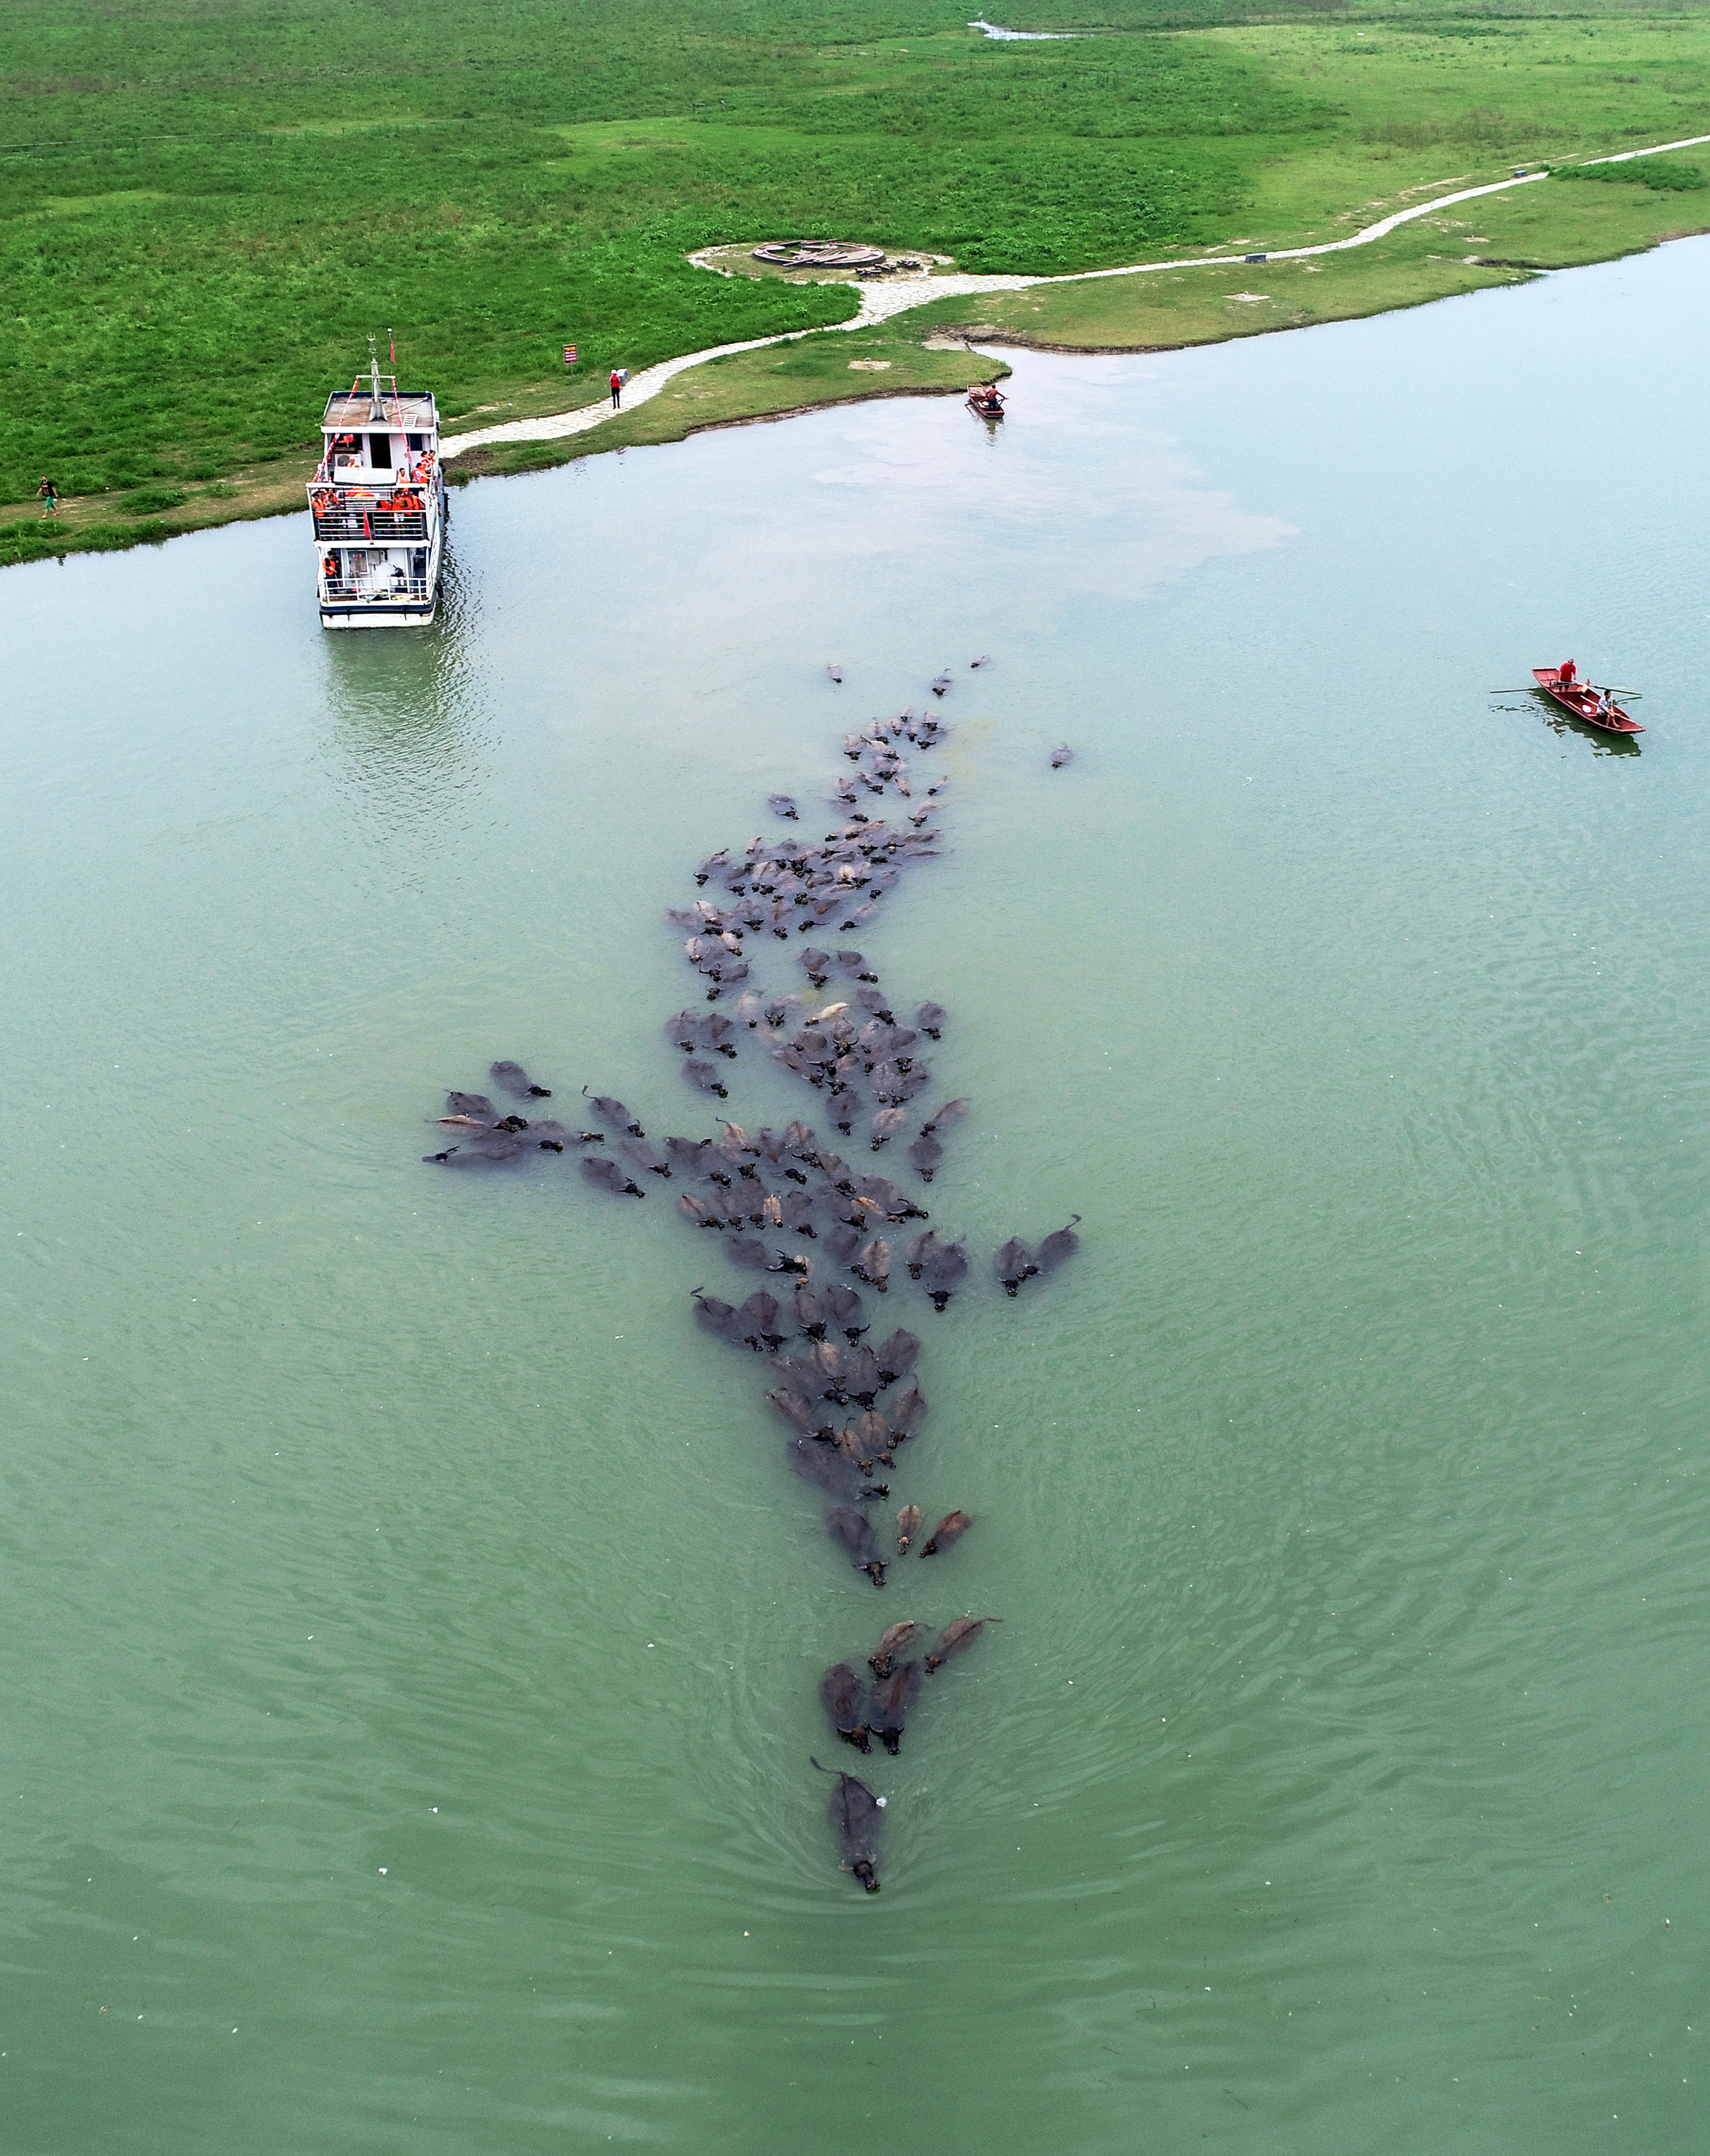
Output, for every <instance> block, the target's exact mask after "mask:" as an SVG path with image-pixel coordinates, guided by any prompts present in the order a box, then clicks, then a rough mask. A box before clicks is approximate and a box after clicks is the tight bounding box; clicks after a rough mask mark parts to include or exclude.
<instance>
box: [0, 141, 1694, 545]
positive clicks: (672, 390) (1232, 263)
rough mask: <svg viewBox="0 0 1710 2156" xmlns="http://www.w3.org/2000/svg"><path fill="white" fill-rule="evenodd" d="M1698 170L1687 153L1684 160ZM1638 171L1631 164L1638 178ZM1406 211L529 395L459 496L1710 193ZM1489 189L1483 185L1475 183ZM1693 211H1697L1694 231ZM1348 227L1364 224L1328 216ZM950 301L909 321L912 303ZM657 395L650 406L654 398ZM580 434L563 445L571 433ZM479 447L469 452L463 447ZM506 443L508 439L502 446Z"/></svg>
mask: <svg viewBox="0 0 1710 2156" xmlns="http://www.w3.org/2000/svg"><path fill="white" fill-rule="evenodd" d="M1684 154H1686V155H1688V156H1690V155H1691V154H1692V153H1691V152H1690V151H1688V152H1686V153H1684ZM1634 162H1635V163H1636V160H1635V161H1634ZM1454 177H1457V178H1459V179H1462V180H1463V181H1464V182H1465V185H1463V186H1462V187H1458V188H1457V187H1451V188H1449V189H1447V190H1446V191H1445V192H1444V193H1440V194H1433V195H1432V196H1431V198H1430V202H1431V207H1430V208H1427V209H1425V210H1424V212H1423V213H1422V214H1421V213H1420V212H1421V205H1420V204H1419V203H1417V202H1412V203H1408V202H1402V201H1396V200H1385V199H1384V198H1378V199H1377V200H1376V201H1375V202H1370V203H1364V204H1363V205H1361V208H1360V211H1359V214H1360V215H1361V216H1369V217H1370V218H1371V222H1372V223H1375V224H1381V223H1385V222H1386V221H1387V220H1389V219H1390V218H1395V217H1396V216H1397V215H1400V214H1410V222H1408V223H1405V224H1403V225H1401V226H1400V228H1395V229H1392V230H1390V231H1388V232H1385V233H1383V234H1380V236H1378V237H1376V238H1375V239H1371V240H1370V242H1369V243H1367V244H1349V240H1348V239H1343V240H1342V241H1340V242H1339V243H1338V242H1329V243H1327V242H1325V241H1323V240H1314V241H1309V242H1307V243H1306V244H1307V245H1308V246H1309V247H1317V248H1325V247H1328V248H1329V250H1330V251H1324V252H1318V253H1312V254H1303V255H1301V256H1298V257H1297V258H1296V259H1287V254H1286V249H1287V247H1288V240H1287V239H1275V238H1272V237H1271V235H1266V234H1260V235H1258V237H1259V239H1260V241H1261V242H1263V240H1265V239H1267V238H1269V239H1271V244H1270V246H1269V247H1266V246H1264V245H1263V244H1258V245H1256V246H1255V247H1254V248H1253V249H1252V252H1253V253H1255V254H1263V255H1264V256H1265V259H1263V260H1262V261H1260V262H1252V263H1250V262H1247V261H1246V260H1245V259H1234V258H1225V259H1220V260H1216V261H1214V262H1211V263H1200V264H1194V263H1190V262H1184V263H1182V264H1180V266H1176V265H1172V264H1167V263H1166V264H1162V265H1159V266H1155V267H1153V268H1151V269H1146V270H1143V271H1136V272H1134V273H1133V274H1112V273H1108V272H1106V273H1098V272H1093V273H1083V275H1079V276H1074V277H1071V278H1067V279H1053V280H1038V279H1027V278H1022V277H1012V278H988V279H980V278H975V277H954V278H949V279H941V280H930V284H929V282H928V280H920V281H919V285H918V286H910V285H906V284H903V283H896V284H892V285H873V286H863V287H861V288H860V290H861V292H862V296H863V305H864V307H865V308H866V309H867V310H868V311H870V312H872V313H875V314H881V315H883V314H885V313H887V312H888V311H889V310H890V309H891V308H893V307H897V306H900V308H901V311H899V312H894V313H889V316H888V319H885V320H878V321H858V322H857V323H855V324H852V325H847V326H845V325H834V326H832V328H830V329H827V330H821V331H812V332H805V333H802V334H800V335H796V336H785V337H783V338H777V339H767V340H760V341H754V342H752V343H750V344H748V345H746V346H740V347H732V348H730V349H727V350H724V351H720V352H716V353H714V354H712V355H694V354H690V355H688V356H686V357H683V358H682V359H679V360H675V361H671V362H663V363H662V365H661V366H660V367H659V368H658V369H657V370H654V372H656V373H657V374H658V377H660V379H659V381H658V383H657V385H654V384H653V383H643V382H637V392H639V394H632V402H631V404H630V407H629V408H627V409H626V410H623V411H621V412H619V413H611V412H610V411H609V409H608V407H607V399H606V398H605V396H604V394H603V393H602V391H601V390H600V389H599V388H598V386H597V384H595V383H592V382H590V383H588V384H587V385H586V389H585V390H584V392H583V393H582V395H581V397H580V398H578V399H577V400H576V401H575V402H571V403H566V390H565V385H564V384H563V383H562V382H551V381H550V380H549V381H546V382H539V383H535V384H532V385H530V386H528V387H526V388H524V389H522V390H520V392H519V393H518V394H517V395H516V396H515V397H514V398H507V399H504V400H503V401H502V402H499V403H494V404H491V405H489V406H486V407H484V408H479V409H477V410H476V411H474V412H471V413H466V414H463V415H462V422H461V424H459V423H458V422H457V421H453V423H452V424H451V426H450V428H449V429H448V438H447V454H448V477H450V479H451V480H452V481H453V484H466V483H468V481H470V480H476V479H481V478H489V477H500V476H504V475H509V474H513V473H518V472H527V471H539V470H545V469H546V468H548V467H550V466H551V465H559V464H565V463H569V462H571V461H572V460H574V459H576V458H579V457H584V456H589V455H594V454H604V453H605V452H606V451H607V450H612V449H632V448H639V447H643V446H646V445H650V444H663V443H667V442H673V441H681V440H683V439H686V438H687V437H688V436H689V435H690V434H698V433H701V432H704V431H705V430H706V429H709V428H715V427H725V426H732V425H738V424H742V423H748V422H751V421H760V420H766V419H781V418H788V417H791V415H793V414H795V413H801V412H804V411H808V410H811V409H814V408H817V407H818V406H821V405H826V404H834V403H858V402H863V401H867V400H869V399H871V398H876V397H904V396H954V395H959V394H960V393H961V392H962V391H963V390H964V389H965V388H966V385H967V384H968V383H969V382H970V381H974V380H995V379H1001V377H1002V374H1003V373H1004V372H1005V371H1006V370H1005V369H1004V368H1003V367H1001V364H997V365H994V363H993V362H992V361H991V359H989V358H986V359H981V358H979V357H970V354H969V352H967V350H966V346H967V345H968V344H969V343H970V341H978V342H980V343H981V344H987V345H995V346H1003V345H1006V344H1007V345H1014V346H1031V347H1032V348H1034V349H1037V350H1042V351H1056V352H1150V351H1171V350H1176V349H1180V348H1181V347H1183V346H1190V345H1197V344H1215V343H1222V342H1225V341H1228V340H1231V339H1233V338H1237V337H1246V336H1258V335H1263V334H1267V333H1271V332H1274V331H1279V330H1285V329H1301V328H1310V327H1312V326H1315V325H1317V324H1319V323H1323V322H1330V321H1348V320H1353V319H1356V318H1358V317H1361V316H1368V315H1376V314H1384V313H1388V312H1391V311H1395V310H1397V309H1400V308H1405V307H1414V306H1421V305H1427V304H1429V303H1430V302H1431V301H1433V300H1444V299H1451V298H1455V297H1457V296H1459V295H1462V294H1464V293H1467V292H1475V291H1480V290H1487V289H1488V288H1489V287H1490V286H1492V285H1503V284H1513V283H1517V282H1523V281H1525V280H1528V279H1530V278H1533V277H1535V276H1538V275H1541V274H1544V272H1547V271H1550V270H1556V269H1571V268H1577V267H1581V266H1584V265H1586V264H1591V263H1595V262H1600V261H1608V260H1611V259H1616V258H1619V257H1620V256H1623V255H1626V254H1636V253H1639V252H1641V251H1643V250H1644V249H1646V248H1650V247H1654V246H1657V245H1659V244H1662V243H1663V242H1665V241H1666V240H1670V239H1681V238H1684V237H1687V236H1688V235H1690V234H1692V233H1695V232H1697V231H1700V230H1702V229H1704V228H1705V225H1706V223H1710V193H1700V192H1698V191H1696V190H1692V189H1690V188H1688V189H1683V190H1680V189H1667V188H1665V189H1661V190H1658V189H1655V188H1652V187H1648V186H1646V185H1645V184H1643V183H1642V182H1640V181H1637V180H1635V181H1633V182H1631V183H1630V184H1629V183H1620V182H1617V183H1613V184H1609V185H1600V186H1590V185H1585V184H1583V183H1582V184H1570V183H1568V182H1563V181H1559V180H1556V179H1548V180H1535V179H1528V180H1526V181H1523V182H1515V183H1514V184H1513V185H1511V186H1502V185H1500V184H1498V187H1497V191H1496V192H1495V193H1486V194H1483V195H1481V196H1477V197H1476V198H1472V199H1465V198H1464V197H1465V195H1466V193H1467V189H1468V188H1469V187H1477V186H1478V185H1479V184H1481V182H1480V180H1479V177H1478V176H1477V175H1472V176H1464V175H1456V176H1454ZM1482 184H1484V185H1486V186H1489V185H1491V184H1492V183H1491V182H1488V181H1485V182H1482ZM1457 196H1459V197H1462V199H1451V198H1454V197H1457ZM1701 205H1704V206H1705V207H1704V208H1703V210H1702V213H1700V210H1701ZM1354 214H1355V213H1353V212H1345V213H1339V216H1340V218H1342V219H1343V220H1344V222H1345V221H1348V220H1349V219H1351V218H1352V217H1353V216H1354ZM936 284H943V285H949V286H954V287H955V289H954V290H950V291H948V292H947V293H946V295H945V297H942V298H935V299H930V300H925V301H924V303H919V302H917V303H916V304H913V305H910V304H909V301H910V300H912V299H914V295H915V292H916V290H926V289H930V288H931V285H936ZM648 390H651V392H652V393H651V394H646V392H647V391H648ZM572 429H573V430H574V431H571V430H572ZM471 435H473V436H474V437H475V438H476V439H475V440H474V443H472V444H471V445H470V446H468V447H467V448H463V447H460V438H461V437H464V436H471ZM507 435H509V437H510V439H505V437H506V436H507ZM314 468H315V457H314V455H313V454H300V455H298V456H296V457H286V458H280V459H274V460H271V461H269V462H266V463H263V464H259V465H254V466H250V467H240V468H239V470H237V471H236V472H234V473H233V475H231V476H230V477H229V478H228V479H225V480H218V481H216V482H215V483H213V484H212V485H202V486H199V487H198V486H195V485H186V486H184V487H182V488H172V489H153V490H151V489H142V490H138V491H137V493H136V494H133V495H131V496H128V497H118V498H115V497H114V496H113V495H108V494H100V495H91V496H88V497H84V498H82V499H78V498H72V499H70V500H65V501H64V502H62V504H61V506H60V509H59V514H58V516H56V517H54V518H51V519H49V518H46V517H44V516H42V515H41V513H40V511H39V509H38V507H35V506H32V505H30V504H28V503H14V504H13V505H11V506H9V507H0V567H4V566H8V565H11V564H14V563H17V562H24V561H32V560H40V559H43V558H45V557H50V556H54V555H59V554H69V553H81V552H109V551H113V550H116V549H120V548H123V547H136V546H146V545H154V544H158V543H159V542H161V541H163V540H166V539H170V538H173V537H176V536H178V535H179V534H181V533H183V532H187V531H202V530H206V529H207V528H209V527H210V526H217V525H223V524H229V523H235V522H241V521H246V520H248V519H252V518H255V517H264V516H284V515H291V514H294V513H295V512H297V511H300V510H301V508H302V506H303V502H304V493H303V490H304V487H305V485H306V484H307V481H308V480H309V478H310V475H311V473H312V472H313V470H314Z"/></svg>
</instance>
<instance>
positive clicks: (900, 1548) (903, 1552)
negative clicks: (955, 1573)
mask: <svg viewBox="0 0 1710 2156" xmlns="http://www.w3.org/2000/svg"><path fill="white" fill-rule="evenodd" d="M919 1532H920V1507H919V1506H918V1505H904V1507H903V1509H902V1511H901V1512H899V1513H898V1515H897V1555H898V1556H899V1557H907V1555H908V1554H909V1549H910V1548H911V1546H912V1545H913V1543H914V1537H915V1536H916V1535H918V1534H919ZM886 1636H887V1637H888V1636H889V1635H886Z"/></svg>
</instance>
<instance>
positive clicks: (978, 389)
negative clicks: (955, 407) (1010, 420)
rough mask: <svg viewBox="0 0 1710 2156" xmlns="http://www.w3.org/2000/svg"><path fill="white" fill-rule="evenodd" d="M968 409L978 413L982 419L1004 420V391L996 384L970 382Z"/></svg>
mask: <svg viewBox="0 0 1710 2156" xmlns="http://www.w3.org/2000/svg"><path fill="white" fill-rule="evenodd" d="M968 408H969V409H970V411H973V412H977V413H979V414H980V418H982V419H1001V418H1002V417H1003V392H1002V390H1001V389H1000V388H998V387H997V385H996V383H995V382H970V383H969V384H968Z"/></svg>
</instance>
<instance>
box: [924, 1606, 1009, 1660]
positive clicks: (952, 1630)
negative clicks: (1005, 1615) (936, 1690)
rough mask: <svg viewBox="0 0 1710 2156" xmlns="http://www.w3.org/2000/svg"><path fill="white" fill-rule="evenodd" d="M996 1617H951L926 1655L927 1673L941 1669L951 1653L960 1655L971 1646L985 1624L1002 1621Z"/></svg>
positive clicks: (994, 1623) (995, 1623) (996, 1623)
mask: <svg viewBox="0 0 1710 2156" xmlns="http://www.w3.org/2000/svg"><path fill="white" fill-rule="evenodd" d="M1002 1621H1003V1620H1002V1619H1001V1618H998V1617H953V1618H952V1619H951V1620H950V1623H949V1624H948V1625H945V1628H944V1630H943V1631H941V1632H940V1633H939V1635H938V1640H937V1642H936V1644H935V1645H934V1647H933V1650H932V1652H931V1653H930V1654H929V1655H928V1656H927V1657H926V1667H927V1671H928V1673H929V1674H930V1672H931V1671H934V1670H941V1669H942V1668H943V1667H944V1666H945V1663H946V1662H947V1661H950V1657H951V1656H952V1655H960V1654H961V1653H962V1652H963V1651H964V1650H965V1649H967V1648H969V1647H971V1646H972V1645H973V1644H974V1642H975V1640H977V1639H978V1638H979V1637H980V1632H981V1630H983V1629H984V1627H985V1626H986V1625H998V1624H1001V1623H1002Z"/></svg>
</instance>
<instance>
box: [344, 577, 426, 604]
mask: <svg viewBox="0 0 1710 2156" xmlns="http://www.w3.org/2000/svg"><path fill="white" fill-rule="evenodd" d="M427 595H428V586H427V577H385V576H379V577H358V578H357V579H356V582H355V583H335V582H331V581H330V580H329V579H327V578H326V577H322V578H321V580H320V603H321V604H322V605H323V606H326V605H329V604H338V605H356V606H361V605H365V604H373V605H382V604H384V603H387V601H391V602H392V603H396V602H397V600H399V599H426V598H427Z"/></svg>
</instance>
